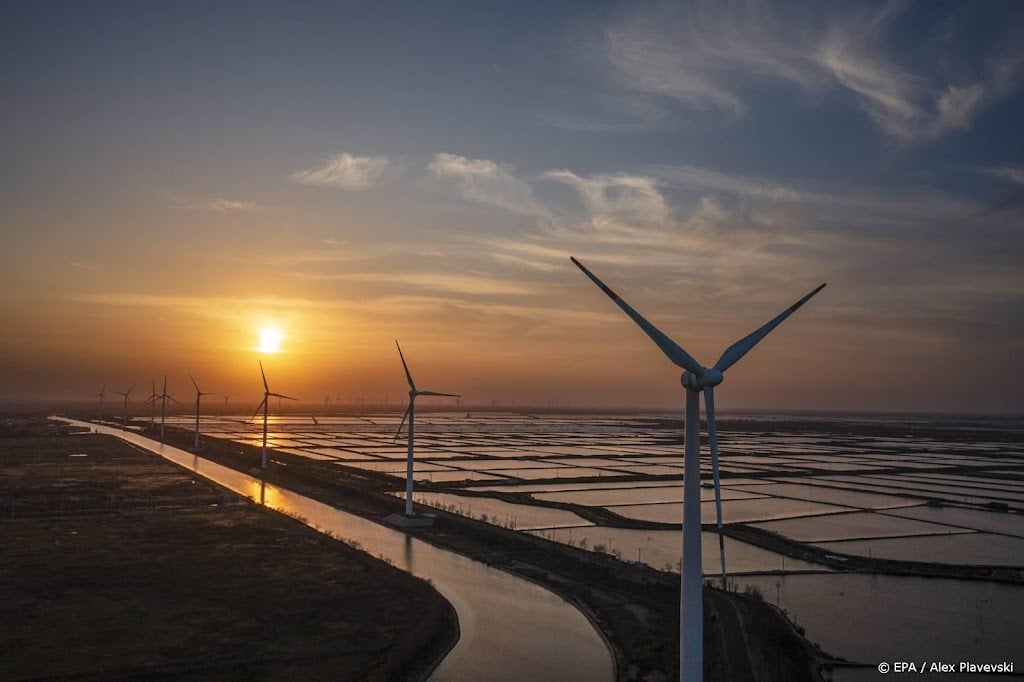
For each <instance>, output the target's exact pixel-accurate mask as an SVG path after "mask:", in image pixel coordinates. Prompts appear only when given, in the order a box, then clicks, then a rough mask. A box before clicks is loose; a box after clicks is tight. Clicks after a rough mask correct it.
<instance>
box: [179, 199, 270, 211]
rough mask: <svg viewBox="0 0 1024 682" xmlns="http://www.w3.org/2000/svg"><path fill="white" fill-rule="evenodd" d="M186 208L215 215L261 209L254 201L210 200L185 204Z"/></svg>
mask: <svg viewBox="0 0 1024 682" xmlns="http://www.w3.org/2000/svg"><path fill="white" fill-rule="evenodd" d="M184 206H185V208H189V209H191V210H193V211H210V212H213V213H234V212H237V211H255V210H256V209H258V208H259V206H257V205H256V203H254V202H252V201H237V200H234V199H223V198H217V199H210V200H208V201H197V202H193V203H190V204H185V205H184Z"/></svg>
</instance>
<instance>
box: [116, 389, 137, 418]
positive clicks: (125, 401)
mask: <svg viewBox="0 0 1024 682" xmlns="http://www.w3.org/2000/svg"><path fill="white" fill-rule="evenodd" d="M134 390H135V384H132V386H131V388H129V389H128V390H127V391H114V393H116V394H118V395H123V396H124V419H123V420H122V421H123V423H124V425H125V426H128V396H129V395H131V392H132V391H134Z"/></svg>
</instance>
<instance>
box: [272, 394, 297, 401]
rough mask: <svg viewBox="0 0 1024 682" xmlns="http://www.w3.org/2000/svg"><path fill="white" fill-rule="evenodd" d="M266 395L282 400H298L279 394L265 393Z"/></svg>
mask: <svg viewBox="0 0 1024 682" xmlns="http://www.w3.org/2000/svg"><path fill="white" fill-rule="evenodd" d="M267 395H272V396H274V397H275V398H284V399H285V400H298V398H293V397H291V396H289V395H281V394H280V393H267Z"/></svg>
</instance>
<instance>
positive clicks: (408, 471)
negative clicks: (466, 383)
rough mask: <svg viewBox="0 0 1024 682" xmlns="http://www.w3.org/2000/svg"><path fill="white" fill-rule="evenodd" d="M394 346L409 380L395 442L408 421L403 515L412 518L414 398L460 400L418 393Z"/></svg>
mask: <svg viewBox="0 0 1024 682" xmlns="http://www.w3.org/2000/svg"><path fill="white" fill-rule="evenodd" d="M395 346H397V347H398V357H399V358H401V359H402V367H403V368H404V369H405V378H406V379H408V380H409V408H408V409H407V410H406V411H405V414H404V415H403V416H402V422H401V423H400V424H399V425H398V430H397V431H395V440H398V436H399V434H400V433H402V426H404V425H405V420H406V419H408V420H409V449H408V453H409V454H408V458H407V459H406V463H405V515H406V516H412V515H413V513H412V460H413V454H412V442H413V429H414V422H415V421H416V398H417V397H418V396H421V395H437V396H446V397H449V398H460V397H462V396H459V395H457V394H455V393H437V392H435V391H420V390H417V389H416V384H415V383H413V380H412V374H410V373H409V365H407V364H405V356H404V355H402V347H401V346H399V345H398V341H395Z"/></svg>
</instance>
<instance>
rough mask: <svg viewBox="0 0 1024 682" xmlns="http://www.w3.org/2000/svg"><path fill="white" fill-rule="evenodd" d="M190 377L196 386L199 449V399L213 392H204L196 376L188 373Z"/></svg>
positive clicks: (197, 442) (197, 447) (197, 443)
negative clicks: (200, 388)
mask: <svg viewBox="0 0 1024 682" xmlns="http://www.w3.org/2000/svg"><path fill="white" fill-rule="evenodd" d="M188 378H189V379H191V380H192V385H193V386H195V387H196V445H195V447H196V449H197V450H198V449H199V399H200V398H202V397H203V396H204V395H211V393H209V392H206V393H203V392H202V391H200V390H199V384H197V383H196V380H195V378H194V377H193V376H192V375H191V374H189V375H188Z"/></svg>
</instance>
